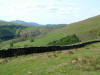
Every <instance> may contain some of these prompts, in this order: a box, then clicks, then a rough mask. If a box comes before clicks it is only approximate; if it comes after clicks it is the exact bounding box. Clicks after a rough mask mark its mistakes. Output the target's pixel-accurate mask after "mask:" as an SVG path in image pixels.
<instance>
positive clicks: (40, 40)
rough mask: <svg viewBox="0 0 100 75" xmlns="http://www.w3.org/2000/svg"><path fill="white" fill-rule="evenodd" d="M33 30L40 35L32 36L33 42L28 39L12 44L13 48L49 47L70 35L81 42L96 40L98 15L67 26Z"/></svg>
mask: <svg viewBox="0 0 100 75" xmlns="http://www.w3.org/2000/svg"><path fill="white" fill-rule="evenodd" d="M33 28H34V27H28V28H27V29H25V30H26V31H27V32H29V31H31V30H32V31H34V29H33ZM35 29H36V31H37V30H38V31H39V32H41V33H40V34H39V35H37V36H35V38H34V37H33V36H32V37H31V38H32V39H34V41H33V42H32V41H30V39H26V40H24V41H20V42H17V43H14V47H24V46H46V45H49V43H52V42H54V41H57V40H58V41H59V40H62V39H63V38H65V37H67V36H71V35H75V36H77V38H78V39H79V40H80V41H81V42H84V41H88V40H94V39H98V38H99V34H100V15H98V16H95V17H92V18H88V19H86V20H83V21H80V22H76V23H72V24H69V25H64V26H63V25H58V26H57V25H54V26H53V25H51V26H39V27H35ZM26 34H29V33H26ZM65 40H66V39H65ZM50 45H51V44H50ZM59 45H60V44H59ZM65 45H66V44H65Z"/></svg>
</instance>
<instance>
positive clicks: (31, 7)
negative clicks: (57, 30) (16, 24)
mask: <svg viewBox="0 0 100 75" xmlns="http://www.w3.org/2000/svg"><path fill="white" fill-rule="evenodd" d="M96 15H100V0H0V20H6V21H11V20H23V21H27V22H37V23H39V24H69V23H73V22H77V21H81V20H84V19H87V18H89V17H93V16H96Z"/></svg>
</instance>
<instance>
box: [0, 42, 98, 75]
mask: <svg viewBox="0 0 100 75" xmlns="http://www.w3.org/2000/svg"><path fill="white" fill-rule="evenodd" d="M99 53H100V43H95V44H92V45H88V46H85V47H83V48H79V49H73V50H70V51H66V50H65V51H56V52H49V53H48V52H47V53H40V54H31V55H26V56H18V57H12V58H5V59H0V75H99V74H100V60H99V59H100V54H99Z"/></svg>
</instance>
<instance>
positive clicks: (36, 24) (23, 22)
mask: <svg viewBox="0 0 100 75" xmlns="http://www.w3.org/2000/svg"><path fill="white" fill-rule="evenodd" d="M11 22H12V23H17V24H24V25H30V26H38V25H39V24H38V23H35V22H25V21H21V20H14V21H11Z"/></svg>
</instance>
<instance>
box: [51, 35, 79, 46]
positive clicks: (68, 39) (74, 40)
mask: <svg viewBox="0 0 100 75" xmlns="http://www.w3.org/2000/svg"><path fill="white" fill-rule="evenodd" d="M77 42H80V40H79V38H78V37H77V36H76V35H75V34H74V35H70V36H66V37H64V38H62V39H60V40H56V41H53V42H51V43H49V45H70V44H74V43H77Z"/></svg>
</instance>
